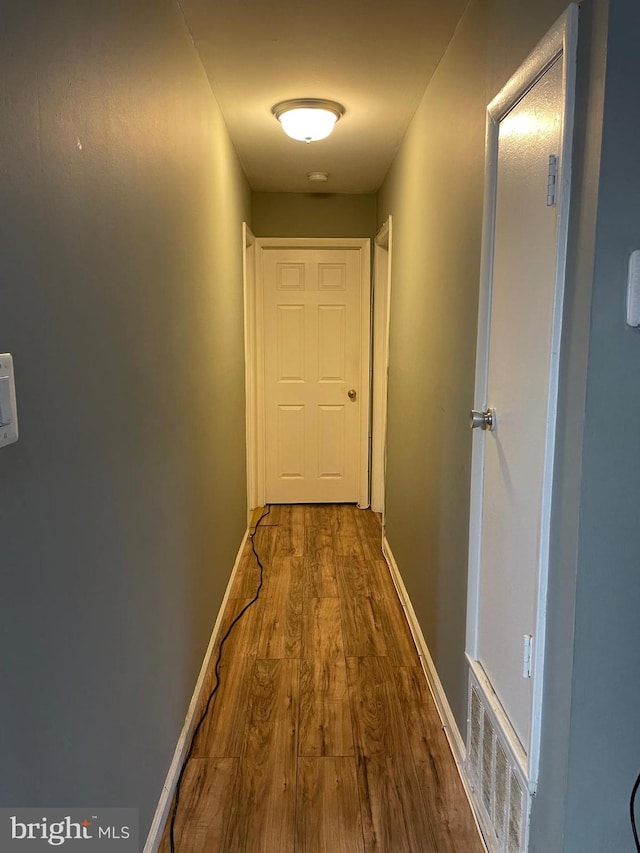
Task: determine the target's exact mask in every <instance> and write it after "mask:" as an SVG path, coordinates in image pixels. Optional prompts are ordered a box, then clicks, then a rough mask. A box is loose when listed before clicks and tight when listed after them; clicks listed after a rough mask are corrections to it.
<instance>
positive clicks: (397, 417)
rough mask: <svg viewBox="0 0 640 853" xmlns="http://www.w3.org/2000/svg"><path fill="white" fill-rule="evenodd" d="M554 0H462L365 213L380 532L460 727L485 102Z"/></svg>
mask: <svg viewBox="0 0 640 853" xmlns="http://www.w3.org/2000/svg"><path fill="white" fill-rule="evenodd" d="M564 8H565V3H564V2H563V0H545V2H540V3H513V2H511V0H499V2H489V0H471V2H470V4H469V6H468V7H467V10H466V12H465V15H464V17H463V19H462V21H461V22H460V24H459V26H458V28H457V30H456V32H455V35H454V37H453V40H452V42H451V44H450V45H449V48H448V50H447V52H446V54H445V56H444V57H443V59H442V61H441V63H440V65H439V67H438V70H437V71H436V74H435V75H434V77H433V79H432V80H431V83H430V84H429V86H428V87H427V90H426V92H425V95H424V97H423V99H422V102H421V103H420V105H419V107H418V110H417V112H416V115H415V117H414V119H413V121H412V123H411V125H410V127H409V130H408V132H407V134H406V136H405V139H404V141H403V144H402V146H401V148H400V151H399V153H398V155H397V157H396V158H395V160H394V162H393V164H392V167H391V169H390V171H389V173H388V175H387V177H386V179H385V182H384V184H383V186H382V188H381V190H380V193H379V200H378V222H379V223H380V222H382V221H383V220H384V219H385V218H386V216H387V215H388V214H389V213H391V214H392V215H393V284H392V288H393V294H392V304H391V339H390V379H389V383H390V384H389V425H388V451H387V459H388V461H387V536H388V539H389V542H390V545H391V548H392V550H393V552H394V555H395V557H396V559H397V562H398V565H399V568H400V570H401V572H402V574H403V576H404V579H405V582H406V585H407V588H408V591H409V594H410V596H411V599H412V602H413V605H414V607H415V610H416V613H417V616H418V619H419V620H420V623H421V626H422V629H423V632H424V635H425V638H426V640H427V643H428V645H429V648H430V650H431V653H432V655H433V658H434V661H435V664H436V667H437V669H438V673H439V675H440V678H441V680H442V683H443V685H444V688H445V690H446V693H447V696H448V698H449V702H450V704H451V707H452V710H453V712H454V714H455V717H456V720H457V722H458V726H459V728H460V730H461V732H462V733H463V734H464V732H465V729H466V695H467V690H466V678H467V675H466V672H467V670H466V666H465V660H464V641H465V620H466V612H465V605H466V586H467V542H468V525H469V482H470V461H471V434H470V430H469V427H468V418H469V409H470V407H471V403H472V402H473V388H474V369H475V346H476V329H477V308H478V284H479V270H480V242H481V233H482V193H483V177H484V132H485V110H486V104H487V103H488V102H489V101H490V100H491V99H492V98H493V96H494V95H495V94H497V92H498V91H499V89H500V88H501V87H502V86H503V85H504V83H506V81H507V80H508V79H509V77H510V76H511V75H512V74H513V72H514V71H515V70H516V69H517V68H518V66H519V65H520V64H521V62H522V61H523V60H524V58H525V57H526V56H527V54H528V53H529V52H530V51H531V50H532V48H533V47H534V46H535V44H536V43H537V42H538V41H539V39H540V38H541V37H542V36H543V35H544V34H545V32H546V31H547V30H548V29H549V27H550V26H551V25H552V24H553V22H554V21H555V20H556V18H557V17H558V16H559V15H560V14H561V13H562V11H563V9H564Z"/></svg>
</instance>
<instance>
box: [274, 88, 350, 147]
mask: <svg viewBox="0 0 640 853" xmlns="http://www.w3.org/2000/svg"><path fill="white" fill-rule="evenodd" d="M271 112H272V113H273V114H274V116H275V117H276V118H277V119H278V121H279V122H280V124H281V125H282V129H283V130H284V132H285V133H286V134H287V136H290V137H291V138H292V139H299V140H300V142H316V141H317V140H318V139H325V138H326V137H327V136H329V134H330V133H331V131H332V130H333V126H334V125H335V123H336V122H337V121H338V119H339V118H340V117H341V116H342V115H344V107H343V106H342V104H338V103H336V101H323V100H321V99H319V98H298V99H295V100H293V101H281V102H280V103H279V104H276V105H275V106H274V107H272V108H271Z"/></svg>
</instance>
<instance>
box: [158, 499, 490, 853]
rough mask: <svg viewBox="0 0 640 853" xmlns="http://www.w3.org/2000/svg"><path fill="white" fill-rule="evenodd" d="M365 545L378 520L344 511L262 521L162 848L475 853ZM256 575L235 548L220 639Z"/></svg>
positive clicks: (429, 703) (395, 612)
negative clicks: (173, 819) (252, 601)
mask: <svg viewBox="0 0 640 853" xmlns="http://www.w3.org/2000/svg"><path fill="white" fill-rule="evenodd" d="M380 540H381V532H380V520H379V516H377V515H376V514H374V513H373V512H371V511H369V510H359V509H357V507H355V506H351V505H342V504H341V505H335V506H334V505H331V506H329V505H311V506H302V505H296V506H273V507H271V511H270V513H269V515H268V516H267V517H266V518H264V519H263V521H262V523H261V524H260V526H259V528H258V530H257V531H256V535H255V545H256V549H257V551H258V553H259V554H260V556H261V559H262V561H263V563H264V566H265V573H264V585H263V588H262V592H261V594H260V598H259V600H258V601H257V602H256V603H255V604H253V605H252V606H251V607H250V608H249V610H247V612H246V613H245V614H244V616H243V617H242V619H241V620H240V621H239V622H238V623H237V624H236V626H235V627H234V629H233V631H232V634H231V636H230V637H229V640H228V641H227V643H226V644H225V647H224V650H223V656H222V662H221V667H220V674H221V678H220V687H219V689H218V692H217V693H216V696H215V698H214V701H213V702H212V706H211V709H210V712H209V715H208V717H207V719H206V721H205V723H204V724H203V726H202V729H201V731H200V733H199V735H198V740H197V743H196V744H195V747H194V751H193V757H192V759H191V761H190V762H189V765H188V768H187V771H186V773H185V778H184V782H183V786H182V791H181V796H180V806H179V809H178V815H177V819H176V824H175V849H176V851H177V853H218V851H224V853H236V851H243V853H373V851H376V853H482V851H483V850H484V846H483V844H482V841H481V840H480V837H479V835H478V832H477V829H476V826H475V823H474V820H473V817H472V814H471V810H470V808H469V805H468V802H467V800H466V797H465V795H464V791H463V788H462V783H461V781H460V778H459V777H458V774H457V771H456V768H455V764H454V760H453V756H452V755H451V752H450V750H449V746H448V743H447V740H446V737H445V735H444V732H443V731H442V726H441V723H440V719H439V717H438V714H437V712H436V709H435V706H434V703H433V699H432V697H431V694H430V692H429V689H428V687H427V683H426V680H425V677H424V674H423V672H422V669H421V666H420V662H419V659H418V655H417V652H416V649H415V646H414V644H413V640H412V638H411V634H410V631H409V628H408V625H407V622H406V619H405V617H404V611H403V609H402V606H401V604H400V602H399V600H398V597H397V594H396V591H395V587H394V585H393V581H392V579H391V576H390V573H389V570H388V567H387V565H386V563H385V561H384V557H383V555H382V550H381V544H380ZM258 581H259V571H258V568H257V565H256V562H255V558H254V556H253V554H252V551H251V547H250V544H249V543H248V544H247V547H246V550H245V553H244V554H243V557H242V561H241V564H240V567H239V570H238V572H237V574H236V577H235V580H234V585H233V588H232V590H231V597H230V599H229V602H228V606H227V610H226V612H225V614H224V624H223V629H222V632H221V636H222V635H223V634H224V632H225V631H226V627H227V626H228V625H229V624H230V623H231V621H232V620H233V618H234V617H235V616H236V615H237V613H239V612H240V610H241V609H242V607H243V606H244V605H245V604H246V603H247V602H248V601H249V600H250V599H251V598H252V597H253V595H254V593H255V590H256V588H257V585H258ZM214 661H215V656H214ZM213 683H214V674H213V672H210V673H209V674H208V676H207V682H206V686H207V689H206V691H205V695H204V698H203V703H204V701H206V697H207V696H208V693H209V690H210V689H211V686H212V685H213ZM169 850H170V846H169V827H168V826H167V827H165V831H164V835H163V839H162V843H161V846H160V851H161V853H169Z"/></svg>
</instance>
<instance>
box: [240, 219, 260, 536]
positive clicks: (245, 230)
mask: <svg viewBox="0 0 640 853" xmlns="http://www.w3.org/2000/svg"><path fill="white" fill-rule="evenodd" d="M255 243H256V238H255V235H254V234H253V232H252V230H251V229H250V228H249V226H248V225H247V223H246V222H243V223H242V285H243V293H244V382H245V397H246V417H245V422H246V442H247V521H248V522H249V521H250V520H251V511H252V509H253V508H254V507H255V506H257V504H256V503H254V501H255V500H256V495H257V467H256V461H255V458H254V457H255V446H256V441H257V423H256V410H255V406H253V405H249V401H250V400H253V399H254V398H255V394H256V391H255V376H256V369H255V363H256V353H255V334H254V329H255V325H256V318H255V289H256V260H255V256H256V249H255Z"/></svg>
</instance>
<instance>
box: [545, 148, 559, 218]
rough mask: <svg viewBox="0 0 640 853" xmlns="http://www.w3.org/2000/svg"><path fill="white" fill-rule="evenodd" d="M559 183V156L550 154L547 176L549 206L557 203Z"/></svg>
mask: <svg viewBox="0 0 640 853" xmlns="http://www.w3.org/2000/svg"><path fill="white" fill-rule="evenodd" d="M557 183H558V158H557V157H556V155H555V154H549V175H548V177H547V207H551V205H553V204H555V203H556V187H557Z"/></svg>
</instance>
